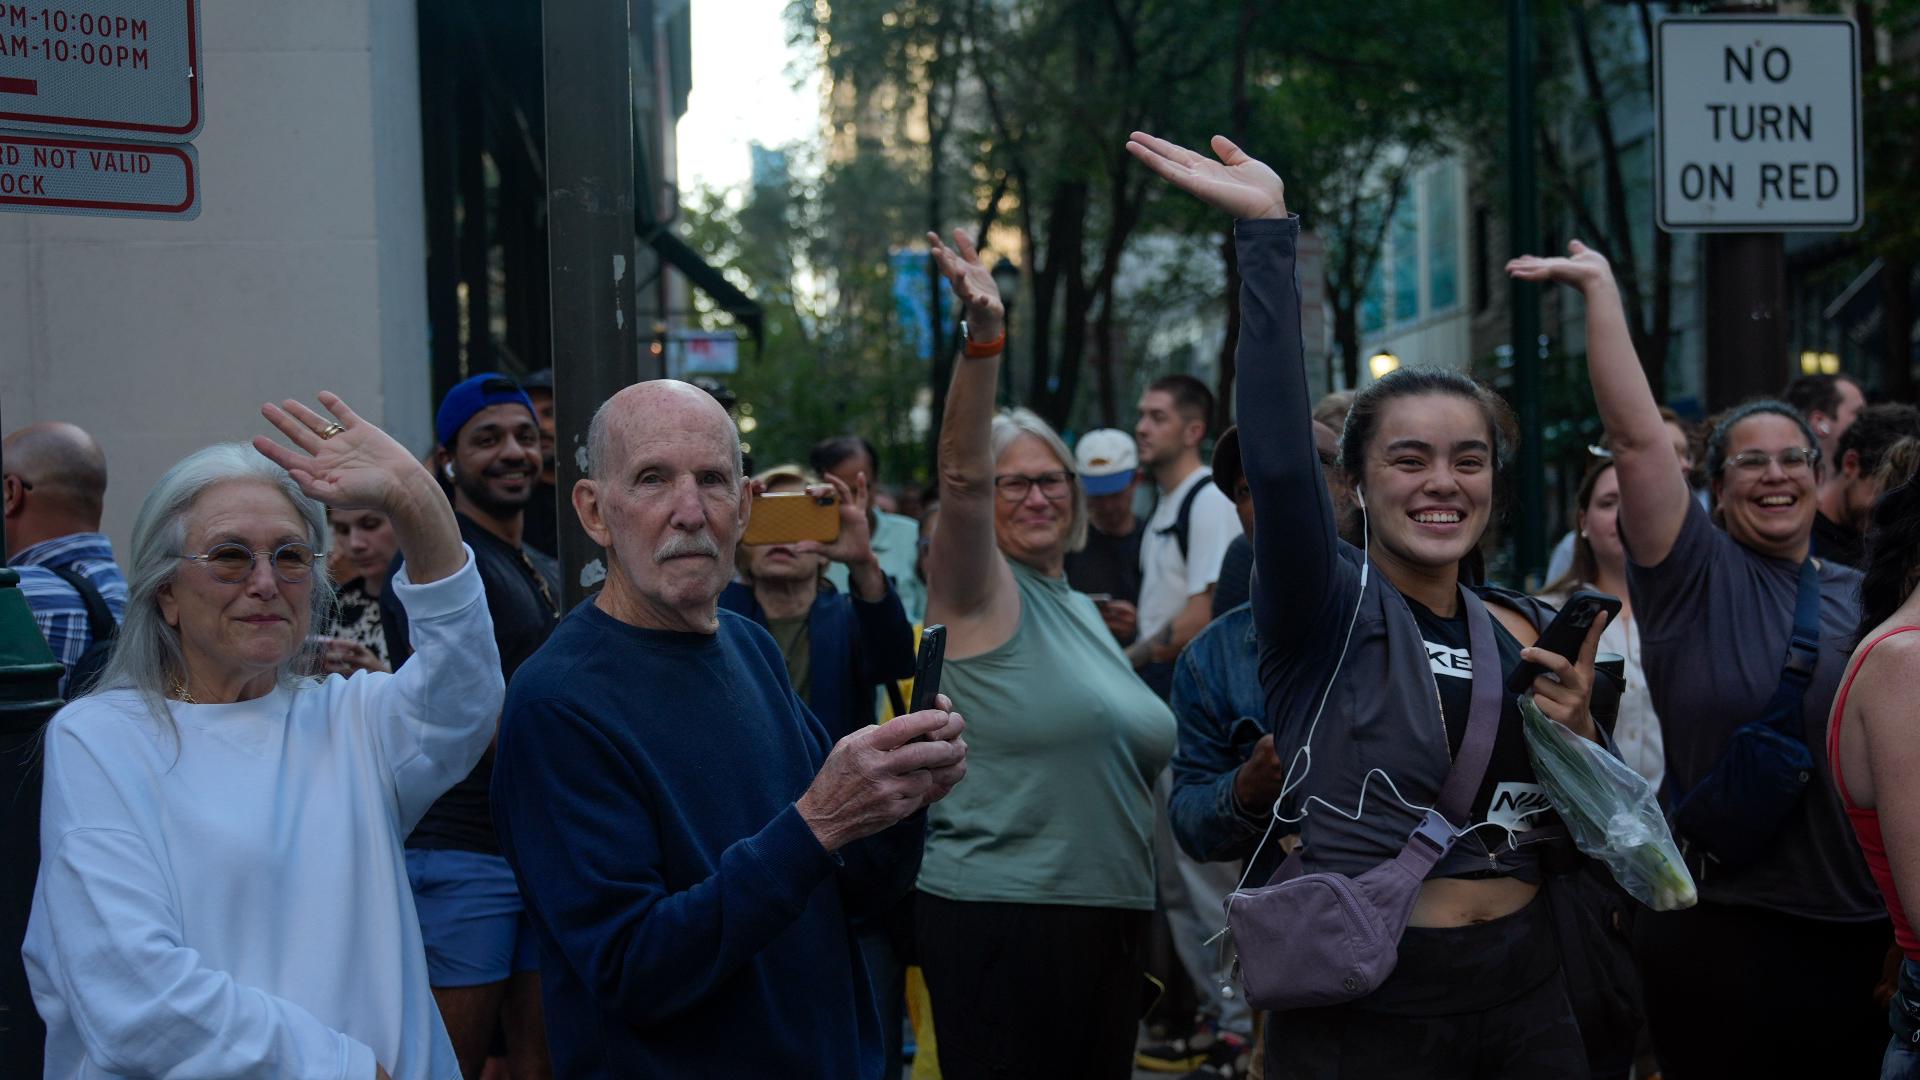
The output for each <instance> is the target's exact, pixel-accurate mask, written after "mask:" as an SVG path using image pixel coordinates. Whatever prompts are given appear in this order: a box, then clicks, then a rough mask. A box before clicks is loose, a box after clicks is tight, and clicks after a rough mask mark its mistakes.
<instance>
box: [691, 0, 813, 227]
mask: <svg viewBox="0 0 1920 1080" xmlns="http://www.w3.org/2000/svg"><path fill="white" fill-rule="evenodd" d="M787 2H788V0H696V2H695V3H694V5H693V92H692V94H691V96H690V97H689V98H688V100H687V115H685V116H683V117H681V118H680V126H679V150H680V190H681V191H682V192H683V193H689V194H690V193H691V192H692V191H693V190H694V189H695V188H697V187H699V186H700V185H702V184H705V185H708V186H711V187H732V186H735V185H740V184H744V183H745V182H746V181H747V180H748V178H749V177H750V176H751V175H752V168H753V166H752V161H751V159H750V158H749V157H748V154H747V144H748V143H749V142H758V143H761V144H763V145H766V146H780V145H782V144H784V143H789V142H793V141H795V140H800V139H807V138H811V137H812V136H813V135H814V134H815V133H817V132H818V131H819V129H820V82H819V78H818V76H817V75H815V74H814V73H813V72H812V69H811V65H810V64H809V65H808V72H807V78H806V81H805V82H804V83H803V84H802V85H800V86H799V87H796V86H795V85H794V76H793V72H792V71H791V70H790V69H791V67H792V65H793V61H794V59H795V57H796V55H799V54H796V53H795V52H794V51H793V50H792V49H791V48H789V47H788V45H787V20H786V18H785V17H784V14H783V13H784V12H785V11H786V8H787ZM682 201H683V202H684V201H685V196H684V195H683V197H682Z"/></svg>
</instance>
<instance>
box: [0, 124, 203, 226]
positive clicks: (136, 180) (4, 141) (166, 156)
mask: <svg viewBox="0 0 1920 1080" xmlns="http://www.w3.org/2000/svg"><path fill="white" fill-rule="evenodd" d="M199 169H200V158H199V156H198V155H197V154H196V153H194V149H193V147H191V146H169V145H165V144H162V143H137V142H123V141H120V140H111V141H108V140H101V139H75V138H67V137H62V136H57V135H15V134H12V133H9V132H0V210H21V211H25V212H28V213H41V214H77V215H82V216H88V217H153V218H167V219H169V220H173V221H190V220H192V219H194V218H196V217H199V216H200V184H199V176H198V173H199Z"/></svg>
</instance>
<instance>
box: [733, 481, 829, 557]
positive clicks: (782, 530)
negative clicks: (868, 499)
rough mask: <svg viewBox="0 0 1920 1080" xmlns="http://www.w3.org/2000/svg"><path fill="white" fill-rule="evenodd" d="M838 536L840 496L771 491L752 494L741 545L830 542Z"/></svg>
mask: <svg viewBox="0 0 1920 1080" xmlns="http://www.w3.org/2000/svg"><path fill="white" fill-rule="evenodd" d="M838 539H840V498H839V496H838V495H836V494H833V493H831V492H829V493H827V494H825V495H809V494H807V493H806V492H804V491H775V492H769V493H767V494H764V495H755V496H754V497H753V516H752V517H750V518H748V519H747V533H746V535H745V536H742V537H741V538H740V542H741V543H743V544H755V545H759V544H797V543H799V542H800V541H802V540H813V541H817V542H819V543H822V544H831V543H833V542H834V541H835V540H838Z"/></svg>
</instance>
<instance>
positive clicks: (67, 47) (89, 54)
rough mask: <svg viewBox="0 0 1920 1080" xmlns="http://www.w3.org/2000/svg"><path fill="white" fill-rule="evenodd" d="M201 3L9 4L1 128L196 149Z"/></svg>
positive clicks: (2, 0) (1, 8)
mask: <svg viewBox="0 0 1920 1080" xmlns="http://www.w3.org/2000/svg"><path fill="white" fill-rule="evenodd" d="M201 119H202V117H201V91H200V4H199V2H198V0H33V2H31V3H25V4H19V3H9V2H7V0H0V128H13V129H16V130H26V131H57V132H66V133H69V134H75V135H88V136H100V137H106V138H129V139H146V140H152V141H156V142H173V143H180V142H187V141H189V140H191V139H192V138H193V137H194V136H195V135H197V134H199V133H200V125H201Z"/></svg>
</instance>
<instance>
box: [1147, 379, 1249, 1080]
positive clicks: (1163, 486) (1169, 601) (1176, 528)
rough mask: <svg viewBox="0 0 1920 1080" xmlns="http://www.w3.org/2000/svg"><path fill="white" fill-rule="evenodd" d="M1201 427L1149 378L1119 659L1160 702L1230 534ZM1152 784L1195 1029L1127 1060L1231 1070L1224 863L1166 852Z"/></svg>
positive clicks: (1234, 1025) (1201, 408)
mask: <svg viewBox="0 0 1920 1080" xmlns="http://www.w3.org/2000/svg"><path fill="white" fill-rule="evenodd" d="M1212 419H1213V393H1212V391H1210V390H1208V389H1207V386H1206V384H1205V383H1203V382H1201V381H1200V380H1199V379H1196V378H1194V377H1193V376H1191V375H1168V376H1165V377H1163V378H1159V379H1155V380H1154V381H1153V382H1152V383H1150V384H1149V385H1148V386H1147V390H1146V393H1144V394H1142V395H1140V418H1139V420H1138V422H1137V423H1136V424H1135V425H1134V432H1133V434H1134V440H1135V442H1136V443H1137V444H1138V446H1139V456H1140V465H1141V467H1142V468H1144V469H1145V470H1146V472H1147V474H1148V475H1149V476H1151V477H1152V478H1153V483H1154V486H1155V487H1156V488H1158V489H1159V496H1160V502H1159V505H1158V506H1156V507H1155V508H1154V511H1153V516H1152V517H1150V518H1149V519H1148V520H1147V526H1146V533H1145V535H1144V536H1143V537H1142V538H1141V542H1140V605H1139V625H1140V636H1139V638H1138V639H1137V640H1136V641H1135V642H1134V643H1133V644H1132V645H1131V646H1129V647H1128V648H1127V656H1128V658H1129V659H1130V660H1132V661H1133V665H1134V669H1135V670H1136V671H1137V672H1139V674H1140V678H1141V679H1142V680H1143V681H1145V682H1146V684H1147V685H1148V686H1150V687H1152V688H1153V690H1154V692H1155V693H1157V694H1159V695H1160V697H1161V699H1162V700H1166V699H1169V698H1170V697H1171V696H1172V693H1173V669H1174V661H1175V660H1176V659H1178V657H1179V656H1180V651H1181V650H1182V649H1184V648H1186V646H1187V643H1188V642H1189V641H1192V640H1193V639H1194V637H1195V636H1196V635H1198V634H1199V633H1200V631H1201V630H1203V629H1205V628H1206V625H1207V624H1208V623H1209V622H1211V621H1212V619H1213V593H1214V587H1215V585H1216V584H1217V583H1218V582H1219V580H1220V564H1221V561H1222V559H1223V558H1224V557H1225V555H1226V552H1227V547H1228V545H1230V544H1232V543H1233V541H1234V538H1236V537H1238V536H1239V535H1240V533H1241V526H1240V517H1239V515H1238V514H1237V513H1236V512H1235V510H1234V505H1233V500H1232V499H1230V498H1228V497H1227V495H1226V494H1225V493H1224V492H1222V491H1221V490H1220V488H1219V487H1217V486H1216V485H1214V483H1213V482H1212V479H1213V472H1212V470H1210V469H1208V468H1207V467H1206V466H1204V465H1202V464H1201V462H1200V447H1201V444H1202V443H1203V442H1204V441H1205V440H1206V437H1207V428H1208V425H1209V424H1210V423H1211V422H1212ZM1236 456H1237V455H1236ZM1155 788H1156V791H1157V793H1158V798H1157V800H1156V802H1157V804H1158V818H1159V821H1158V822H1157V823H1156V828H1155V837H1154V848H1155V864H1156V872H1157V876H1158V878H1159V881H1158V884H1159V899H1160V906H1161V909H1162V910H1163V911H1164V912H1165V913H1166V917H1167V928H1168V931H1169V932H1170V933H1171V934H1172V937H1173V945H1174V952H1175V953H1176V954H1177V955H1178V956H1179V958H1180V964H1181V967H1182V968H1184V969H1185V970H1186V973H1187V976H1188V978H1189V979H1190V980H1191V981H1192V983H1193V988H1194V990H1195V992H1196V995H1197V996H1198V998H1199V1006H1200V1014H1201V1022H1200V1024H1199V1025H1198V1027H1197V1029H1196V1030H1195V1031H1194V1032H1193V1033H1192V1034H1190V1035H1185V1036H1180V1037H1176V1038H1174V1039H1172V1040H1170V1041H1168V1042H1165V1043H1152V1044H1149V1045H1146V1046H1143V1047H1141V1048H1140V1051H1139V1053H1138V1054H1137V1055H1136V1057H1135V1063H1136V1064H1138V1065H1140V1066H1141V1067H1142V1068H1146V1069H1150V1070H1153V1071H1155V1072H1185V1071H1187V1070H1192V1069H1198V1068H1200V1067H1202V1066H1205V1065H1209V1064H1210V1063H1211V1062H1212V1061H1213V1059H1215V1058H1218V1057H1219V1056H1220V1055H1219V1054H1218V1053H1216V1045H1215V1044H1219V1047H1220V1048H1224V1049H1227V1050H1229V1053H1228V1054H1227V1055H1226V1057H1227V1061H1228V1065H1229V1067H1231V1064H1232V1060H1233V1059H1234V1058H1237V1057H1238V1056H1239V1049H1240V1048H1242V1047H1244V1046H1245V1044H1246V1043H1247V1042H1248V1041H1250V1040H1251V1037H1252V1029H1253V1017H1252V1015H1251V1014H1250V1013H1249V1012H1248V1010H1247V1006H1246V1003H1245V1002H1244V1001H1242V1000H1240V998H1239V996H1238V994H1236V993H1234V992H1232V991H1230V990H1226V989H1224V987H1225V986H1226V982H1227V980H1226V979H1224V978H1223V973H1222V972H1221V971H1220V965H1219V952H1218V950H1217V949H1215V948H1213V947H1212V946H1211V945H1209V944H1208V940H1209V939H1210V938H1212V937H1213V935H1214V931H1216V930H1218V929H1219V925H1220V912H1221V910H1222V904H1223V903H1224V901H1225V899H1226V895H1227V893H1229V892H1231V891H1232V890H1233V886H1234V883H1235V881H1236V880H1237V878H1238V874H1237V873H1236V872H1235V870H1234V867H1233V866H1232V865H1231V864H1229V863H1224V862H1220V863H1201V862H1198V861H1196V860H1194V859H1193V858H1192V857H1190V856H1189V855H1187V854H1186V852H1184V851H1181V850H1179V849H1178V848H1177V847H1175V845H1174V842H1173V833H1172V830H1171V827H1170V825H1169V823H1168V820H1167V802H1168V799H1169V797H1170V795H1171V793H1172V788H1171V784H1170V782H1169V779H1168V776H1167V774H1165V773H1162V774H1161V776H1160V778H1159V780H1158V782H1157V783H1156V785H1155Z"/></svg>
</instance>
